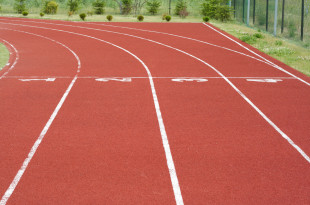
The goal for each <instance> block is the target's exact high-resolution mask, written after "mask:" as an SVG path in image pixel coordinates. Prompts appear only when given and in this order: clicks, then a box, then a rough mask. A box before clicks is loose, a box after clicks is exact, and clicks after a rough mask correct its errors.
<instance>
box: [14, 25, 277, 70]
mask: <svg viewBox="0 0 310 205" xmlns="http://www.w3.org/2000/svg"><path fill="white" fill-rule="evenodd" d="M10 21H18V22H30V23H38V24H47V25H58V26H66V27H76V28H84V29H89V30H99V31H105V32H108V33H116V34H120V35H127V36H131V37H135V38H139V36H134V35H130V34H126V33H120V32H115V31H110V30H103V29H96V28H90V27H83V26H74V25H68V24H58V23H47V22H37V21H22V20H15V19H11V20H10ZM143 31H146V32H152V33H159V34H165V35H170V36H175V37H179V38H183V39H188V40H193V41H196V42H199V43H203V44H206V45H210V46H214V47H218V48H222V49H225V50H228V51H231V52H234V53H238V54H240V55H243V56H246V57H249V58H252V59H255V60H257V61H260V62H262V63H265V64H267V65H270V66H272V67H273V66H274V65H273V64H270V63H268V62H266V61H264V60H261V59H259V58H255V57H253V56H250V55H247V54H245V53H241V52H239V51H235V50H232V49H230V48H226V47H222V46H219V45H215V44H211V43H208V42H205V41H200V40H197V39H193V38H189V37H184V36H179V35H175V34H169V33H163V32H157V31H148V30H143ZM141 39H144V40H146V39H145V38H142V37H141Z"/></svg>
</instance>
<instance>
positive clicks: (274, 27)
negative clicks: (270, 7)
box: [273, 0, 279, 36]
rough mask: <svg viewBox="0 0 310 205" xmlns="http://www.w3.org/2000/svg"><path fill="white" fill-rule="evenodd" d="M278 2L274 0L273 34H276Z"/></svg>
mask: <svg viewBox="0 0 310 205" xmlns="http://www.w3.org/2000/svg"><path fill="white" fill-rule="evenodd" d="M278 4H279V1H278V0H276V1H275V7H274V22H273V23H274V24H273V35H274V36H276V35H277V25H278Z"/></svg>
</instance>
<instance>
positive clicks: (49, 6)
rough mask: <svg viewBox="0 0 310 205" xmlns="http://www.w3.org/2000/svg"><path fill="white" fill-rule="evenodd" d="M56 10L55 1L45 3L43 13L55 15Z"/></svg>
mask: <svg viewBox="0 0 310 205" xmlns="http://www.w3.org/2000/svg"><path fill="white" fill-rule="evenodd" d="M57 9H58V4H57V3H56V2H55V1H45V2H44V7H43V12H44V13H46V14H56V13H57Z"/></svg>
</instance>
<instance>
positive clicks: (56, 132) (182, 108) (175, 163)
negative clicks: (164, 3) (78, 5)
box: [0, 17, 310, 205]
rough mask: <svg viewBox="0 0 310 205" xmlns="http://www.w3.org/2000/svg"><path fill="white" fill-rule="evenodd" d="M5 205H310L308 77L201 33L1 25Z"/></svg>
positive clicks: (170, 28) (166, 27)
mask: <svg viewBox="0 0 310 205" xmlns="http://www.w3.org/2000/svg"><path fill="white" fill-rule="evenodd" d="M0 39H1V41H2V42H3V43H4V44H5V45H6V46H7V47H8V49H9V50H10V53H11V55H10V61H9V64H8V65H7V66H6V67H4V68H3V70H2V71H0V76H1V77H0V98H1V101H0V110H1V121H0V125H1V126H0V136H1V143H0V194H1V197H2V198H1V202H0V204H1V205H3V204H183V203H184V204H310V159H309V155H310V135H309V133H310V126H309V123H310V106H309V105H310V78H309V77H306V76H305V75H303V74H301V73H299V72H297V71H295V70H293V69H292V68H290V67H288V66H286V65H284V64H283V63H281V62H278V61H277V60H275V59H273V58H271V57H269V56H267V55H265V54H263V53H260V52H259V51H257V50H256V49H254V48H252V47H250V46H248V45H246V44H244V43H242V42H240V41H239V40H237V39H236V38H234V37H232V36H230V35H228V34H226V33H224V32H222V31H220V30H218V29H217V28H215V27H213V26H212V25H210V24H202V23H190V24H182V23H82V22H65V21H46V20H31V19H19V18H4V17H1V18H0Z"/></svg>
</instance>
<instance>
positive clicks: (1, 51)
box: [0, 43, 10, 70]
mask: <svg viewBox="0 0 310 205" xmlns="http://www.w3.org/2000/svg"><path fill="white" fill-rule="evenodd" d="M9 57H10V52H9V51H8V49H7V48H6V47H5V45H3V44H2V43H0V70H2V68H3V67H4V66H5V65H6V64H7V63H8V61H9Z"/></svg>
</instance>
